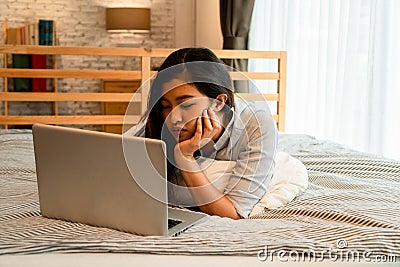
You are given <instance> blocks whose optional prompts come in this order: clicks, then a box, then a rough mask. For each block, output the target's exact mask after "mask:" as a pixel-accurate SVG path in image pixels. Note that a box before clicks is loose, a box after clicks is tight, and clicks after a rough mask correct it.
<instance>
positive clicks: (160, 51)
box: [0, 45, 281, 59]
mask: <svg viewBox="0 0 400 267" xmlns="http://www.w3.org/2000/svg"><path fill="white" fill-rule="evenodd" d="M173 51H175V49H170V48H129V47H74V46H71V47H68V46H43V47H42V46H32V45H0V53H11V54H43V55H87V56H127V57H129V56H138V57H142V56H148V57H167V56H168V55H169V54H171V53H172V52H173ZM212 51H213V52H214V53H215V54H216V55H217V56H218V57H220V58H270V59H277V58H280V56H281V53H280V52H270V51H250V50H221V49H213V50H212Z"/></svg>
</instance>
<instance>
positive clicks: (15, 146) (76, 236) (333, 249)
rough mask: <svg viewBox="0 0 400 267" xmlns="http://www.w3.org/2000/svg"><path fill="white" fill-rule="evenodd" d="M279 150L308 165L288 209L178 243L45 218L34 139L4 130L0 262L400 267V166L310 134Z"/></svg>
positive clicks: (290, 139) (213, 221)
mask: <svg viewBox="0 0 400 267" xmlns="http://www.w3.org/2000/svg"><path fill="white" fill-rule="evenodd" d="M279 148H280V149H281V150H283V151H286V152H288V153H290V154H291V155H293V156H294V157H296V158H298V159H300V160H301V161H302V162H303V163H304V164H305V165H306V167H307V169H308V173H309V180H310V183H309V188H308V189H307V190H306V191H305V192H304V193H303V194H301V195H300V196H298V197H297V198H295V200H294V201H292V202H291V203H289V204H288V205H286V206H285V207H283V208H279V209H274V210H266V211H265V212H263V213H261V214H258V215H257V216H253V217H252V218H250V219H245V220H237V221H235V220H231V219H227V218H220V217H217V216H210V217H209V218H208V219H207V221H205V222H204V223H201V224H198V225H196V226H194V227H192V228H190V229H188V230H187V231H186V232H185V233H183V234H182V235H180V236H178V237H154V236H153V237H143V236H136V235H133V234H128V233H123V232H119V231H116V230H111V229H106V228H97V227H92V226H88V225H83V224H79V223H71V222H64V221H59V220H52V219H47V218H44V217H42V216H41V215H40V212H39V203H38V193H37V185H36V174H35V165H34V155H33V145H32V135H31V132H30V131H29V130H2V131H0V255H10V254H19V255H21V254H35V253H52V252H58V253H59V252H63V253H91V252H93V253H94V252H96V253H100V252H101V253H105V252H120V253H153V254H180V255H236V256H253V257H259V259H260V260H265V259H266V255H267V256H269V257H271V256H274V255H275V256H277V253H278V252H279V253H281V255H282V254H284V255H286V256H288V255H289V256H290V255H292V256H293V255H301V254H305V255H311V257H314V256H315V257H321V258H322V257H323V258H327V257H335V255H336V257H337V256H338V255H339V256H343V255H344V254H346V255H350V256H351V257H355V256H356V253H357V254H358V256H359V257H368V258H374V257H387V258H389V259H391V261H393V260H396V259H397V261H399V260H400V220H399V218H400V205H399V200H400V199H399V196H400V162H396V161H393V160H389V159H384V158H381V157H377V156H373V155H369V154H364V153H360V152H357V151H352V150H350V149H347V148H344V147H342V146H340V145H338V144H335V143H332V142H327V141H321V140H317V139H315V138H313V137H311V136H307V135H286V134H284V135H281V136H280V142H279ZM274 253H275V254H274ZM329 253H330V254H329Z"/></svg>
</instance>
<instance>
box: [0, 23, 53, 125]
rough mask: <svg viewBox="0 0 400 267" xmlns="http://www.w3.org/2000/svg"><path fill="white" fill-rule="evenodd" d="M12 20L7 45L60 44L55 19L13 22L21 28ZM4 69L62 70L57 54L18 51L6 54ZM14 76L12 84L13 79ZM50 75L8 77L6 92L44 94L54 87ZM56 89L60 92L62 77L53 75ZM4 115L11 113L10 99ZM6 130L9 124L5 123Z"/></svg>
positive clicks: (6, 79) (8, 28) (8, 29)
mask: <svg viewBox="0 0 400 267" xmlns="http://www.w3.org/2000/svg"><path fill="white" fill-rule="evenodd" d="M9 25H10V24H9V21H8V20H7V19H5V21H4V42H5V44H6V45H23V46H25V45H26V46H38V45H39V46H42V45H45V46H55V45H56V36H57V35H56V22H55V21H54V20H44V19H39V20H37V21H36V22H35V23H13V26H14V25H18V27H9ZM3 58H4V69H8V68H26V69H35V70H36V69H48V68H49V66H50V68H52V69H58V58H57V55H47V54H32V55H31V54H17V53H11V54H10V53H5V54H4V56H3ZM10 79H14V80H13V83H12V85H13V86H12V87H11V86H10V84H11V80H10ZM47 81H48V78H28V77H14V78H9V77H4V92H5V93H8V92H15V93H19V94H21V95H22V94H24V93H31V92H34V93H40V92H43V93H44V92H47V91H48V88H50V86H49V85H48V83H47ZM50 91H52V92H58V79H57V78H53V81H52V84H51V90H50ZM3 103H4V116H8V115H9V113H10V110H9V101H4V102H3ZM52 110H53V113H54V115H55V116H57V115H58V102H56V101H55V102H53V108H52ZM10 125H11V124H10ZM4 127H5V129H7V128H8V127H9V124H7V123H6V124H4Z"/></svg>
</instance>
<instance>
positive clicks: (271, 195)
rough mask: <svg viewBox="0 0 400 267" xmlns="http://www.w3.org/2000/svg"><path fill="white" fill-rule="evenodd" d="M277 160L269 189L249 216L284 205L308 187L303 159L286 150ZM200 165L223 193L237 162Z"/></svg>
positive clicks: (279, 153)
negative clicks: (300, 159) (291, 154)
mask: <svg viewBox="0 0 400 267" xmlns="http://www.w3.org/2000/svg"><path fill="white" fill-rule="evenodd" d="M275 162H276V165H275V170H274V173H273V175H272V178H271V181H270V183H269V184H268V186H267V191H266V192H265V194H264V196H263V197H262V198H261V199H260V201H259V202H258V203H257V204H256V205H255V206H254V208H253V209H252V211H251V212H250V215H249V216H253V215H256V214H258V213H261V212H263V211H264V210H265V209H268V208H278V207H282V206H283V205H285V204H287V203H289V202H290V201H292V200H293V199H294V198H295V197H296V196H298V195H299V194H300V193H302V192H303V191H304V190H305V189H306V188H307V187H308V174H307V169H306V167H305V166H304V164H303V163H301V161H299V160H298V159H296V158H294V157H292V156H290V155H289V154H287V153H285V152H277V154H276V157H275ZM200 165H201V167H202V168H203V169H204V172H205V174H206V175H207V177H208V178H209V180H210V182H212V183H213V185H214V186H215V187H216V188H217V189H218V190H219V191H220V192H221V193H223V192H224V189H225V187H226V186H227V184H228V182H229V178H230V175H231V172H232V169H233V168H234V167H235V165H236V162H234V161H224V160H215V161H213V162H211V163H210V162H209V161H207V165H208V166H205V165H204V166H202V164H200Z"/></svg>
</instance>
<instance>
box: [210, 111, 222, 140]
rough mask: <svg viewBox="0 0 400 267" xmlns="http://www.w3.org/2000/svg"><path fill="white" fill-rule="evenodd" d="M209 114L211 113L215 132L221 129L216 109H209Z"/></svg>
mask: <svg viewBox="0 0 400 267" xmlns="http://www.w3.org/2000/svg"><path fill="white" fill-rule="evenodd" d="M208 114H209V115H210V122H211V125H212V128H213V130H214V134H215V133H217V132H218V131H219V130H220V129H221V123H220V122H219V120H218V117H217V115H216V114H215V112H214V110H212V109H211V108H209V109H208Z"/></svg>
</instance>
